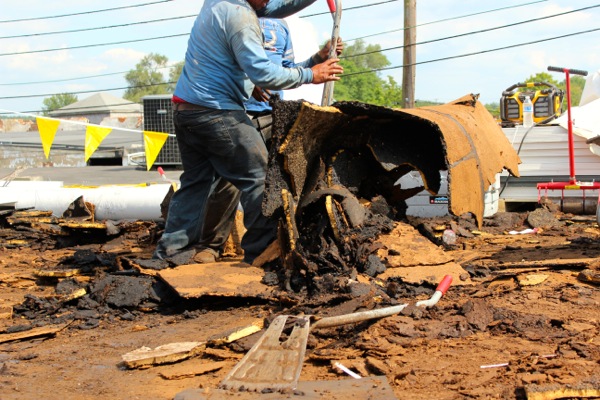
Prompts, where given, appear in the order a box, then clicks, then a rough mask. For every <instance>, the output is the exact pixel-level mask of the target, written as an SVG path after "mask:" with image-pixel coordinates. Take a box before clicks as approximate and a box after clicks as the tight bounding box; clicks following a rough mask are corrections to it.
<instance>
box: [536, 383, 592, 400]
mask: <svg viewBox="0 0 600 400" xmlns="http://www.w3.org/2000/svg"><path fill="white" fill-rule="evenodd" d="M525 393H526V394H527V400H554V399H566V398H569V399H570V398H578V399H580V398H598V397H600V388H599V387H598V385H594V386H591V385H589V386H588V385H582V386H581V387H573V386H570V385H569V386H558V385H548V386H538V385H527V386H525Z"/></svg>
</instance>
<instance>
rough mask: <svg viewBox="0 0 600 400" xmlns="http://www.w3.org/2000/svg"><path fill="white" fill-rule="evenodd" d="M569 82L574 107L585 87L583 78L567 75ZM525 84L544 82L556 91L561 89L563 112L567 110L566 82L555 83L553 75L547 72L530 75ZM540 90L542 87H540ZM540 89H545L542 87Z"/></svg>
mask: <svg viewBox="0 0 600 400" xmlns="http://www.w3.org/2000/svg"><path fill="white" fill-rule="evenodd" d="M569 81H570V84H571V85H570V86H571V106H573V107H575V106H578V105H579V101H580V100H581V93H582V92H583V87H584V86H585V78H583V77H581V76H578V75H569ZM525 82H546V83H550V84H552V85H554V86H556V87H557V88H558V89H561V90H562V91H563V92H564V94H565V95H564V97H563V103H562V104H563V110H566V108H567V81H566V79H563V80H562V81H560V82H559V81H557V80H556V79H555V78H554V75H551V74H549V73H547V72H538V73H537V74H535V75H531V76H530V77H529V78H527V79H526V80H525ZM540 88H542V87H540ZM542 89H545V87H543V88H542ZM521 90H522V91H527V90H528V89H521Z"/></svg>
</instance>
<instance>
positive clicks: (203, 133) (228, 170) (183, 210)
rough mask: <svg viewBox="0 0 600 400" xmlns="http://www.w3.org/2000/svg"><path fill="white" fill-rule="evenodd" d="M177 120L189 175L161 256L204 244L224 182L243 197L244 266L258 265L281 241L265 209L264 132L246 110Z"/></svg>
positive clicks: (190, 114) (177, 115)
mask: <svg viewBox="0 0 600 400" xmlns="http://www.w3.org/2000/svg"><path fill="white" fill-rule="evenodd" d="M173 119H174V123H175V134H176V136H177V143H178V145H179V151H180V153H181V162H182V165H183V173H182V174H181V176H180V182H181V187H180V188H179V190H177V191H176V192H175V194H174V195H173V197H172V199H171V202H170V204H169V214H168V217H167V221H166V225H165V231H164V233H163V235H162V237H161V239H160V240H159V242H158V244H157V246H156V250H155V252H154V255H155V257H160V258H164V257H165V256H169V255H172V254H175V253H177V252H178V251H179V250H181V249H184V248H185V247H187V246H189V245H193V244H195V243H197V242H198V240H199V239H200V234H201V231H202V223H203V221H204V216H205V210H206V204H207V200H208V197H209V194H210V191H211V186H213V184H214V183H216V180H217V179H218V177H222V178H223V179H225V180H227V181H229V182H231V183H232V184H233V185H234V186H235V187H236V188H237V189H238V190H239V191H240V192H241V204H242V208H243V211H244V225H245V227H246V233H245V234H244V237H243V238H242V248H243V249H244V262H247V263H252V261H254V259H255V258H256V257H257V256H258V255H260V254H261V253H262V252H263V251H264V250H265V249H266V248H267V246H268V245H269V244H270V243H271V242H272V241H273V240H274V239H275V234H276V227H277V224H276V222H275V221H273V220H269V219H268V218H267V217H265V216H264V215H263V214H262V210H261V208H262V200H263V195H264V189H265V176H266V171H267V148H266V146H265V143H264V141H263V139H262V137H261V135H260V133H259V132H258V130H256V128H254V126H253V125H252V122H251V121H250V119H249V118H248V116H247V115H246V113H245V112H244V111H243V110H240V111H232V110H216V109H208V108H207V109H203V110H193V111H174V112H173Z"/></svg>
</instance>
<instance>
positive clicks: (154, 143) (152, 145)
mask: <svg viewBox="0 0 600 400" xmlns="http://www.w3.org/2000/svg"><path fill="white" fill-rule="evenodd" d="M168 138H169V134H168V133H162V132H152V131H144V150H145V151H146V168H147V169H148V171H150V168H152V164H154V161H156V157H158V153H160V149H162V147H163V146H164V145H165V142H166V141H167V139H168Z"/></svg>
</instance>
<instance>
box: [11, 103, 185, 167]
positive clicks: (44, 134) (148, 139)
mask: <svg viewBox="0 0 600 400" xmlns="http://www.w3.org/2000/svg"><path fill="white" fill-rule="evenodd" d="M0 112H2V113H10V114H17V115H22V116H27V117H31V118H35V120H36V123H37V125H38V129H39V132H40V139H41V141H42V148H43V149H44V155H45V156H46V159H48V158H49V157H50V149H51V148H52V143H53V142H54V137H55V136H56V132H57V130H58V126H59V125H60V124H61V123H69V124H75V125H81V126H85V127H86V132H85V146H84V150H85V162H87V161H88V160H89V158H90V157H91V156H92V154H94V152H95V151H96V150H97V149H98V147H100V144H101V143H102V141H103V140H104V139H105V138H106V137H107V136H108V135H109V134H110V133H111V132H112V131H113V130H119V131H123V132H134V133H142V135H143V138H144V150H145V155H146V165H147V168H148V170H150V168H151V167H152V164H154V161H156V158H157V157H158V154H159V153H160V150H161V149H162V147H163V146H164V144H165V142H166V141H167V139H168V138H169V136H170V137H175V135H173V134H170V133H164V132H152V131H145V130H136V129H129V128H117V127H111V126H105V125H97V124H90V123H87V122H81V121H71V120H68V119H58V118H51V117H45V116H38V115H34V114H26V113H20V112H17V111H10V110H3V109H0Z"/></svg>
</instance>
